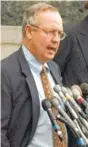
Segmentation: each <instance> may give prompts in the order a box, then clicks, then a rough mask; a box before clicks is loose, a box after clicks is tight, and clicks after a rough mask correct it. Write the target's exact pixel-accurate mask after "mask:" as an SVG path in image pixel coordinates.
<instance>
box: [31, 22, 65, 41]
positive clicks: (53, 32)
mask: <svg viewBox="0 0 88 147" xmlns="http://www.w3.org/2000/svg"><path fill="white" fill-rule="evenodd" d="M30 25H31V26H32V27H35V28H36V29H40V30H42V31H43V32H45V34H46V35H47V36H48V38H50V39H51V38H53V36H55V35H54V34H55V32H57V31H56V30H46V29H44V28H41V27H39V26H36V25H32V24H30ZM49 33H52V35H51V37H49ZM60 35H63V36H62V38H60ZM66 36H67V34H66V33H65V32H63V34H61V33H60V32H59V31H58V38H59V39H60V41H62V40H64V39H65V37H66Z"/></svg>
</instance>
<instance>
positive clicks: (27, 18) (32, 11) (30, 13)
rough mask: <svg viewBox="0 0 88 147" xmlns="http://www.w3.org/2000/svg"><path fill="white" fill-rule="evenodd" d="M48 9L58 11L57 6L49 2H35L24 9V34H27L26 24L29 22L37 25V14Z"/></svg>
mask: <svg viewBox="0 0 88 147" xmlns="http://www.w3.org/2000/svg"><path fill="white" fill-rule="evenodd" d="M47 10H50V11H56V12H58V9H57V8H55V7H53V6H51V5H49V4H47V3H37V4H34V5H32V6H30V7H29V8H28V9H26V10H25V11H24V14H23V23H22V33H23V36H25V26H26V25H27V24H30V25H37V23H38V22H37V20H36V16H37V15H38V13H40V12H44V11H47Z"/></svg>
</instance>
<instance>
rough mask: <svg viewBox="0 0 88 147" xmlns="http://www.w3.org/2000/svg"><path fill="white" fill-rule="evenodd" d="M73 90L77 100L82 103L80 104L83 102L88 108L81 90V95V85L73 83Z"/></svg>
mask: <svg viewBox="0 0 88 147" xmlns="http://www.w3.org/2000/svg"><path fill="white" fill-rule="evenodd" d="M71 90H72V93H73V96H74V98H75V99H76V100H77V102H78V103H80V104H83V105H84V106H85V107H86V108H88V103H87V102H86V101H85V100H84V98H83V97H82V96H81V95H82V92H81V95H80V91H81V89H80V87H79V86H77V85H73V86H72V87H71ZM79 90H80V91H79Z"/></svg>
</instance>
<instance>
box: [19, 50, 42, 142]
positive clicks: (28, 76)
mask: <svg viewBox="0 0 88 147" xmlns="http://www.w3.org/2000/svg"><path fill="white" fill-rule="evenodd" d="M19 63H20V66H21V69H22V73H23V74H24V75H25V77H26V81H27V84H28V87H29V92H30V93H31V98H32V107H33V109H32V112H33V114H32V116H33V121H32V123H33V124H32V134H31V137H30V140H31V138H32V136H33V134H34V131H35V129H36V125H37V122H38V118H39V113H40V105H39V97H38V92H37V88H36V85H35V81H34V79H33V76H32V73H31V71H30V68H29V65H28V63H27V61H26V59H25V57H24V54H23V51H22V49H20V50H19Z"/></svg>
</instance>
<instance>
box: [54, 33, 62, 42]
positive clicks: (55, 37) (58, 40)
mask: <svg viewBox="0 0 88 147" xmlns="http://www.w3.org/2000/svg"><path fill="white" fill-rule="evenodd" d="M52 41H54V42H58V43H59V42H60V36H59V35H58V33H55V34H54V36H53V37H52Z"/></svg>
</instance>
